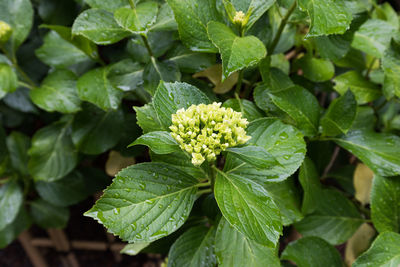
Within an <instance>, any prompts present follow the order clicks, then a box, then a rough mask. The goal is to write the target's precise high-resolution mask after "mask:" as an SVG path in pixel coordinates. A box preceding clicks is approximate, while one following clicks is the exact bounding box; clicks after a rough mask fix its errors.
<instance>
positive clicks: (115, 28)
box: [72, 9, 131, 45]
mask: <svg viewBox="0 0 400 267" xmlns="http://www.w3.org/2000/svg"><path fill="white" fill-rule="evenodd" d="M72 35H82V36H85V37H86V38H88V39H89V40H91V41H93V42H94V43H96V44H99V45H109V44H113V43H116V42H118V41H120V40H122V39H124V38H125V37H128V36H129V35H131V33H130V32H128V31H126V30H125V29H123V28H121V27H120V26H119V25H118V23H117V22H116V21H115V20H114V17H113V14H112V13H110V12H108V11H105V10H101V9H88V10H85V11H83V12H82V13H81V14H80V15H79V16H78V17H77V18H76V20H75V22H74V25H72Z"/></svg>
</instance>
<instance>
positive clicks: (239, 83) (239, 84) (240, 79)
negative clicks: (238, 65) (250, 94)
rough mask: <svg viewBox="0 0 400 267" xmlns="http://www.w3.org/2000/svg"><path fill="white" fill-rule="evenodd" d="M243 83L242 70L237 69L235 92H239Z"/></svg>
mask: <svg viewBox="0 0 400 267" xmlns="http://www.w3.org/2000/svg"><path fill="white" fill-rule="evenodd" d="M242 83H243V70H239V77H238V81H237V84H236V89H235V94H240V89H241V88H242Z"/></svg>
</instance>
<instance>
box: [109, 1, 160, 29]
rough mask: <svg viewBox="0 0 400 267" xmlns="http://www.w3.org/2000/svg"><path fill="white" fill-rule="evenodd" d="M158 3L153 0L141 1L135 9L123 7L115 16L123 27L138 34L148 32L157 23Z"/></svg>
mask: <svg viewBox="0 0 400 267" xmlns="http://www.w3.org/2000/svg"><path fill="white" fill-rule="evenodd" d="M157 13H158V4H157V3H156V2H153V1H147V2H144V3H140V4H138V5H137V6H136V8H135V9H132V8H130V7H121V8H119V9H117V10H116V11H115V12H114V18H115V20H116V21H117V23H118V24H119V26H121V27H122V28H124V29H126V30H128V31H130V32H132V33H136V34H141V33H146V32H147V31H148V28H149V27H150V26H151V25H152V24H154V23H155V21H156V18H157Z"/></svg>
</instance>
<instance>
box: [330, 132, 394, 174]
mask: <svg viewBox="0 0 400 267" xmlns="http://www.w3.org/2000/svg"><path fill="white" fill-rule="evenodd" d="M332 140H334V141H335V142H336V143H337V144H338V145H340V146H341V147H343V148H344V149H346V150H348V151H350V152H351V153H353V154H354V155H355V156H356V157H358V158H359V159H360V160H362V162H364V163H365V164H366V165H367V166H368V167H369V168H371V170H372V171H373V172H374V173H375V174H378V175H382V176H396V175H399V174H400V151H399V149H398V147H399V146H400V137H398V136H397V135H392V134H388V133H375V132H373V131H371V130H368V129H361V130H354V131H351V132H349V133H348V134H347V135H345V136H341V137H338V138H333V139H332Z"/></svg>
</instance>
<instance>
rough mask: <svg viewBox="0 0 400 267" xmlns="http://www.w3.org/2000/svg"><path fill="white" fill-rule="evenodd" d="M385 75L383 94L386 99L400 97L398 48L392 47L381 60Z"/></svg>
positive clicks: (399, 51) (399, 54)
mask: <svg viewBox="0 0 400 267" xmlns="http://www.w3.org/2000/svg"><path fill="white" fill-rule="evenodd" d="M382 69H383V71H384V73H385V79H384V83H383V92H384V94H385V96H386V97H387V98H392V97H393V96H397V97H400V79H399V76H400V47H399V46H395V45H392V47H390V49H388V50H386V52H385V54H384V56H383V58H382Z"/></svg>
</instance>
